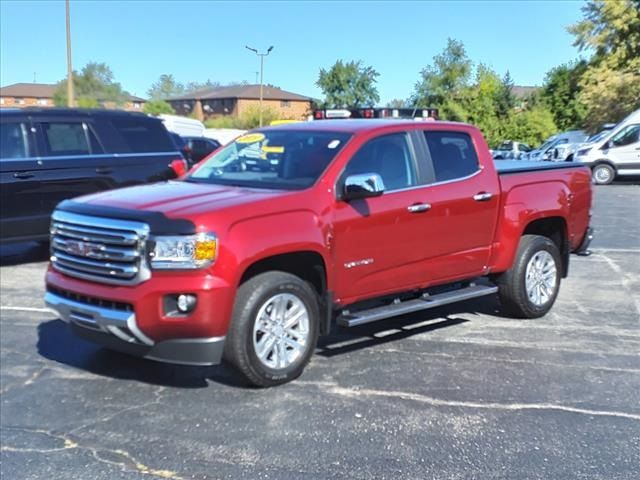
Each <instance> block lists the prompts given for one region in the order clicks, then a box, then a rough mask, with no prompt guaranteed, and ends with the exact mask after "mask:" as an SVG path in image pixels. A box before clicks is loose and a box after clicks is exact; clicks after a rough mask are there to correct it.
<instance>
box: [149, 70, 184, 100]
mask: <svg viewBox="0 0 640 480" xmlns="http://www.w3.org/2000/svg"><path fill="white" fill-rule="evenodd" d="M183 93H185V88H184V85H182V84H181V83H179V82H177V81H176V80H175V78H173V75H171V74H167V73H163V74H162V75H160V78H158V80H157V81H156V82H155V83H154V84H152V85H151V87H150V88H149V90H147V95H148V96H149V99H150V100H166V99H167V98H171V97H177V96H179V95H182V94H183Z"/></svg>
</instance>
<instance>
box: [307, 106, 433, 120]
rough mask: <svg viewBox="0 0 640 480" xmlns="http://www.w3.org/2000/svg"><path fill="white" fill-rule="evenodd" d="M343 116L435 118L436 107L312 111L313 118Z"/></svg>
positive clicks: (342, 117) (321, 109)
mask: <svg viewBox="0 0 640 480" xmlns="http://www.w3.org/2000/svg"><path fill="white" fill-rule="evenodd" d="M345 118H391V119H392V118H404V119H406V118H412V119H414V120H428V121H432V120H437V119H438V109H437V108H373V107H366V108H320V109H316V110H314V111H313V119H314V120H331V119H345Z"/></svg>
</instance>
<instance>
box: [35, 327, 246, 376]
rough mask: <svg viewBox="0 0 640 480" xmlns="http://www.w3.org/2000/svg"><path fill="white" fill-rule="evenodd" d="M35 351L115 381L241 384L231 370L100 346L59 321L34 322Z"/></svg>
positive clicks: (219, 366) (49, 358) (55, 360)
mask: <svg viewBox="0 0 640 480" xmlns="http://www.w3.org/2000/svg"><path fill="white" fill-rule="evenodd" d="M37 348H38V353H39V354H40V355H41V356H43V357H44V358H46V359H48V360H52V361H54V362H58V363H62V364H64V365H68V366H70V367H74V368H77V369H80V370H84V371H87V372H89V373H93V374H95V375H100V376H103V377H110V378H114V379H119V380H135V381H137V382H143V383H148V384H151V385H159V386H166V387H177V388H206V387H208V386H209V382H210V381H213V382H216V383H220V384H224V385H228V386H232V387H244V386H245V385H244V384H243V383H241V382H240V381H239V380H238V379H237V378H236V376H234V374H233V372H232V371H231V369H229V368H227V367H225V366H223V365H217V366H212V367H190V366H184V365H172V364H167V363H160V362H155V361H153V360H146V359H144V358H139V357H134V356H132V355H127V354H124V353H120V352H116V351H113V350H108V349H106V348H102V347H101V346H99V345H96V344H94V343H91V342H87V341H85V340H83V339H81V338H79V337H77V336H75V335H74V334H73V333H72V332H71V329H70V328H69V325H67V324H66V323H65V322H63V321H62V320H59V319H57V320H50V321H46V322H43V323H41V324H40V325H38V345H37Z"/></svg>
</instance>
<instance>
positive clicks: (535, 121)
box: [493, 105, 558, 146]
mask: <svg viewBox="0 0 640 480" xmlns="http://www.w3.org/2000/svg"><path fill="white" fill-rule="evenodd" d="M557 132H558V127H557V126H556V124H555V123H554V121H553V114H552V113H551V111H549V109H548V108H547V107H546V106H544V105H538V106H535V107H533V108H531V109H527V110H522V111H520V112H516V113H515V114H514V115H513V116H512V117H511V118H510V119H509V120H508V122H507V123H506V124H505V125H504V134H503V135H504V136H503V139H504V140H517V141H519V142H524V143H526V144H529V145H532V146H537V145H540V144H541V143H542V142H543V141H544V140H546V139H547V138H549V137H550V136H551V135H553V134H555V133H557ZM493 145H495V143H494V144H493Z"/></svg>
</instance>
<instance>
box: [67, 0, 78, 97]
mask: <svg viewBox="0 0 640 480" xmlns="http://www.w3.org/2000/svg"><path fill="white" fill-rule="evenodd" d="M65 7H66V11H67V106H68V107H73V106H74V104H75V103H76V102H75V101H74V98H73V67H72V66H71V19H70V15H69V0H66V1H65Z"/></svg>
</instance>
